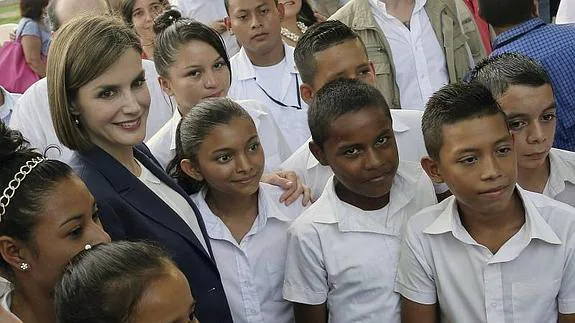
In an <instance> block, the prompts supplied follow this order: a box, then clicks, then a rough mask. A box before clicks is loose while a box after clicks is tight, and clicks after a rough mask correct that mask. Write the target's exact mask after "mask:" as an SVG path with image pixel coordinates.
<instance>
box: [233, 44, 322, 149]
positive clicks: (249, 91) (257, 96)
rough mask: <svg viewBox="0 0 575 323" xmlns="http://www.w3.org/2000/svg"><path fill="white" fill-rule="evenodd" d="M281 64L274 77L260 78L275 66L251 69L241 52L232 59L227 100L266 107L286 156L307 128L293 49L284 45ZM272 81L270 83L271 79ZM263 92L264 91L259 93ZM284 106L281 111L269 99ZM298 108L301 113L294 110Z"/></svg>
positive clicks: (304, 105) (297, 143)
mask: <svg viewBox="0 0 575 323" xmlns="http://www.w3.org/2000/svg"><path fill="white" fill-rule="evenodd" d="M284 49H285V57H284V61H282V62H280V63H279V64H278V66H279V67H281V66H283V68H281V69H279V70H276V72H275V73H274V74H275V76H274V75H264V74H267V73H262V72H261V71H262V70H269V69H277V68H278V66H269V67H258V68H256V67H254V65H252V63H251V61H250V59H249V57H248V56H247V54H246V52H245V50H244V48H242V49H241V50H240V52H239V53H237V54H236V55H235V56H234V57H232V59H231V60H230V64H231V67H232V85H231V87H230V90H229V94H228V95H229V97H230V98H232V99H235V100H246V99H254V100H257V101H259V102H261V103H263V104H264V105H265V106H266V107H268V109H269V111H270V112H271V114H272V116H273V118H274V120H275V121H276V123H277V125H278V126H279V128H280V130H281V131H282V133H283V135H284V137H285V138H286V139H287V144H288V147H289V149H290V153H293V152H294V151H296V150H297V148H299V146H301V145H302V144H303V143H304V142H305V141H306V140H307V139H308V138H309V136H310V135H311V133H310V131H309V127H308V125H307V104H306V103H305V102H304V101H303V99H302V98H301V95H300V92H299V85H300V84H302V82H301V78H300V77H299V73H298V71H297V67H296V65H295V61H294V58H293V53H294V48H293V47H290V46H288V45H286V44H285V43H284ZM271 77H273V79H271ZM263 89H265V91H264V90H263ZM266 92H267V93H268V94H269V96H271V97H272V98H273V99H274V100H276V101H279V102H281V103H283V104H284V105H287V106H288V107H282V106H281V105H279V104H276V103H274V102H273V100H272V99H270V97H269V96H268V95H266ZM297 106H300V107H301V109H298V108H294V107H297Z"/></svg>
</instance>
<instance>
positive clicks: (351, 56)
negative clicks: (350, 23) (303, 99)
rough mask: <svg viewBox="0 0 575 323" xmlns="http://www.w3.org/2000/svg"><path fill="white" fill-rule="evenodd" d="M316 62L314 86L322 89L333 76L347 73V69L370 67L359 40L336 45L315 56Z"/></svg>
mask: <svg viewBox="0 0 575 323" xmlns="http://www.w3.org/2000/svg"><path fill="white" fill-rule="evenodd" d="M313 59H314V60H315V62H314V63H315V75H314V84H316V85H319V87H320V88H321V87H322V86H323V85H324V84H318V81H324V82H325V83H327V82H329V81H331V79H330V78H331V77H332V76H336V75H339V74H341V73H345V72H346V71H347V69H350V68H352V69H355V68H357V67H358V66H362V65H369V58H368V57H367V53H366V50H365V47H364V46H363V44H362V43H361V41H360V40H359V39H350V40H346V41H343V42H341V43H338V44H335V45H333V46H331V47H328V48H326V49H324V50H322V51H319V52H316V53H315V54H314V55H313Z"/></svg>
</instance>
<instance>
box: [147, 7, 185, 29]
mask: <svg viewBox="0 0 575 323" xmlns="http://www.w3.org/2000/svg"><path fill="white" fill-rule="evenodd" d="M180 18H182V13H181V12H179V11H178V10H176V9H169V10H166V11H164V12H163V13H162V14H161V15H159V16H158V17H157V18H156V20H154V27H153V29H154V33H155V34H156V35H157V34H159V33H161V32H162V31H164V30H166V29H167V28H168V27H170V26H171V25H173V24H174V23H175V22H176V21H177V20H179V19H180Z"/></svg>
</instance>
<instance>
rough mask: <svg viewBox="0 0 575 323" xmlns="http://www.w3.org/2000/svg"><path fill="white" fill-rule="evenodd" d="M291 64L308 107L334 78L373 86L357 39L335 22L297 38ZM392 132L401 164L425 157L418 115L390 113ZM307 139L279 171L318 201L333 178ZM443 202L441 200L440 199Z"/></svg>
mask: <svg viewBox="0 0 575 323" xmlns="http://www.w3.org/2000/svg"><path fill="white" fill-rule="evenodd" d="M295 61H296V64H297V65H298V69H299V70H300V71H302V72H301V73H300V75H301V77H302V82H303V83H302V85H301V86H300V88H301V93H302V96H303V99H304V100H305V101H306V102H307V103H310V102H311V100H312V98H313V97H314V96H315V93H316V92H317V91H318V90H319V89H320V88H322V87H323V86H324V85H325V84H326V83H328V82H329V81H332V80H334V79H337V78H349V79H359V80H362V81H364V82H366V83H367V84H370V85H373V86H375V72H374V69H373V64H372V63H370V61H369V60H368V57H367V51H366V49H365V46H364V45H363V43H362V41H361V39H360V38H359V36H358V35H357V34H356V33H355V32H354V31H353V30H352V29H351V28H349V27H348V26H346V25H345V24H343V23H341V22H339V21H337V20H332V21H326V22H322V23H319V24H316V25H315V26H312V27H310V28H309V29H308V31H307V32H306V33H305V34H304V35H303V36H302V37H301V38H300V40H299V42H298V44H297V46H296V49H295ZM391 115H392V118H393V130H394V135H395V141H396V143H397V147H398V150H399V159H400V160H401V161H410V162H415V163H418V164H419V161H420V160H421V158H422V157H424V156H426V155H427V152H426V151H425V145H424V144H423V134H422V132H421V116H422V112H421V111H415V110H399V109H392V110H391ZM310 141H311V138H310V139H309V140H308V141H307V142H306V143H305V144H303V145H302V146H301V147H300V148H299V149H298V150H297V151H296V152H295V153H294V154H293V155H292V156H291V157H290V158H289V159H288V160H286V161H285V162H284V163H282V165H281V166H280V168H282V169H285V170H293V171H295V172H296V173H297V174H298V175H299V176H300V178H301V179H302V180H303V182H304V183H305V184H306V185H308V187H310V189H311V190H312V194H313V196H314V197H319V196H320V195H321V193H322V191H323V189H324V187H325V184H326V183H327V180H328V179H329V178H330V177H331V176H332V175H333V172H332V171H331V169H330V168H329V167H327V166H323V165H321V164H320V163H319V161H318V160H317V159H316V158H315V157H314V156H313V154H312V153H311V151H310V150H309V147H308V146H309V142H310ZM446 191H447V187H446V186H445V184H439V185H436V192H437V193H438V194H442V193H445V192H446ZM440 198H443V197H440Z"/></svg>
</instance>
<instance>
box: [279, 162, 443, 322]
mask: <svg viewBox="0 0 575 323" xmlns="http://www.w3.org/2000/svg"><path fill="white" fill-rule="evenodd" d="M435 203H436V198H435V193H434V191H433V186H432V185H431V181H430V180H429V178H428V177H427V176H426V175H425V173H424V172H423V170H422V169H421V167H419V165H417V164H413V163H400V166H399V169H398V171H397V175H396V176H395V178H394V180H393V184H392V188H391V193H390V197H389V204H388V205H387V206H385V207H384V208H382V209H379V210H376V211H363V210H361V209H359V208H356V207H354V206H352V205H350V204H347V203H345V202H343V201H341V200H340V199H339V198H338V197H337V194H336V193H335V188H334V182H333V177H332V178H330V180H329V181H328V183H327V185H326V188H325V191H324V192H323V194H322V195H321V197H320V198H319V199H318V200H317V201H316V202H315V203H314V204H312V205H311V206H310V207H309V208H308V209H307V210H306V211H305V212H304V213H303V214H302V215H301V216H300V217H299V218H298V219H296V220H295V221H294V223H293V224H292V225H291V227H290V228H289V230H288V251H287V259H286V272H285V281H284V289H283V296H284V298H285V299H287V300H289V301H292V302H296V303H302V304H309V305H319V304H323V303H324V302H327V308H328V309H329V322H330V323H349V322H362V323H382V322H386V323H399V322H400V311H399V295H397V294H396V293H394V291H393V284H394V281H395V274H396V270H397V261H398V258H399V250H400V241H401V236H402V232H403V227H404V225H405V221H406V219H407V218H408V217H409V216H411V215H413V214H415V213H417V212H418V211H419V210H421V209H423V208H425V207H427V206H430V205H433V204H435Z"/></svg>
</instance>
